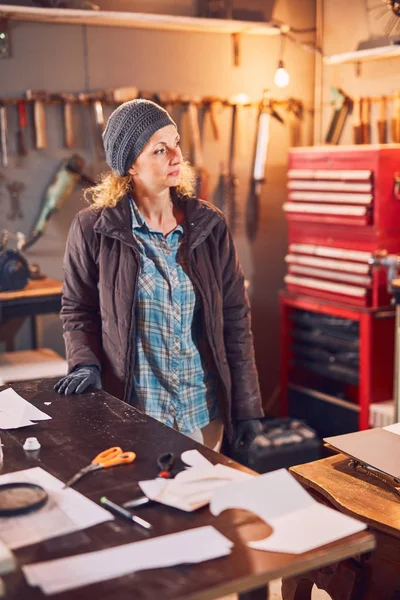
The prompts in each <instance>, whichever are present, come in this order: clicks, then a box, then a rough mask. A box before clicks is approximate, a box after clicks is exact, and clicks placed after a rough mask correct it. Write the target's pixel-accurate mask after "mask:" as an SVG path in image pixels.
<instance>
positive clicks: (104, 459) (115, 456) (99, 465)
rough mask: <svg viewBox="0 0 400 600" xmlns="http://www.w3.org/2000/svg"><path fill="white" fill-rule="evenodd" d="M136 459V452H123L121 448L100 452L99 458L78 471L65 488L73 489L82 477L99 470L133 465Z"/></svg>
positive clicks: (95, 458) (96, 457)
mask: <svg viewBox="0 0 400 600" xmlns="http://www.w3.org/2000/svg"><path fill="white" fill-rule="evenodd" d="M135 458H136V454H135V453H134V452H123V450H122V448H120V447H119V446H113V447H112V448H108V449H107V450H104V451H103V452H100V454H98V455H97V456H95V457H94V459H93V460H92V462H91V463H90V464H89V465H87V466H86V467H83V469H81V470H80V471H78V472H77V473H76V474H75V475H74V476H73V477H71V479H69V481H67V483H66V484H65V485H64V487H71V486H72V485H74V484H75V483H76V482H77V481H79V479H81V477H84V475H87V474H88V473H91V472H92V471H98V470H99V469H109V468H110V467H116V466H117V465H126V464H130V463H132V462H133V461H134V460H135Z"/></svg>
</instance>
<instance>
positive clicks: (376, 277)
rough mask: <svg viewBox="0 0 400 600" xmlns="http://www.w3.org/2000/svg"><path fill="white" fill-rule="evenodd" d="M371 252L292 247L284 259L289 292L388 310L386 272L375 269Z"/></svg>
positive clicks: (338, 248)
mask: <svg viewBox="0 0 400 600" xmlns="http://www.w3.org/2000/svg"><path fill="white" fill-rule="evenodd" d="M372 257H373V253H372V252H366V251H360V250H353V249H352V248H344V247H343V246H342V247H337V246H323V245H313V244H304V243H292V244H289V249H288V254H287V255H286V257H285V261H286V264H287V275H286V276H285V278H284V281H285V284H286V287H287V289H288V291H289V292H291V293H293V294H295V293H298V294H303V295H309V296H314V297H317V298H321V299H326V300H332V301H333V302H340V303H344V304H350V305H352V306H363V307H379V306H389V305H390V303H391V295H390V294H389V293H388V291H387V275H386V272H385V270H384V269H377V268H373V267H372V264H371V260H372Z"/></svg>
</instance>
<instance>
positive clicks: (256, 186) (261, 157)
mask: <svg viewBox="0 0 400 600" xmlns="http://www.w3.org/2000/svg"><path fill="white" fill-rule="evenodd" d="M273 118H274V119H276V120H277V121H279V122H280V123H284V120H283V119H282V117H281V116H280V115H279V114H278V113H277V112H276V111H275V110H274V107H273V105H272V102H271V98H270V95H269V92H268V91H267V90H266V91H264V97H263V100H262V102H261V104H260V108H259V111H258V118H257V138H256V146H255V152H254V167H253V179H252V181H251V187H250V196H249V201H248V205H247V218H246V229H247V237H248V238H249V240H250V241H253V240H254V239H255V238H256V236H257V230H258V224H259V220H260V214H259V211H260V197H261V186H262V184H263V183H264V181H265V165H266V162H267V154H268V145H269V139H270V129H271V119H273Z"/></svg>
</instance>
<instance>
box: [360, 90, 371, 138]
mask: <svg viewBox="0 0 400 600" xmlns="http://www.w3.org/2000/svg"><path fill="white" fill-rule="evenodd" d="M361 128H362V143H363V144H370V143H371V100H370V98H363V99H362V103H361Z"/></svg>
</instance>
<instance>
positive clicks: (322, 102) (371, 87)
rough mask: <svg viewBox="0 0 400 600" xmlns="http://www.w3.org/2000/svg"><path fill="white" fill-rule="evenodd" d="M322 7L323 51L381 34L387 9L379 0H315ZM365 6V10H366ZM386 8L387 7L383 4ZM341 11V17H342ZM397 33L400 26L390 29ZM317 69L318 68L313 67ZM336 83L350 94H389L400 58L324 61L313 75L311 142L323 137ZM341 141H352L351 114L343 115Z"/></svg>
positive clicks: (396, 85)
mask: <svg viewBox="0 0 400 600" xmlns="http://www.w3.org/2000/svg"><path fill="white" fill-rule="evenodd" d="M318 4H319V7H320V9H321V8H322V19H321V25H322V28H321V29H322V31H320V32H319V34H320V38H321V42H322V47H323V52H324V54H325V55H332V54H339V53H341V52H351V51H354V50H356V49H357V45H358V43H359V42H360V41H363V40H367V39H368V38H370V37H378V36H384V35H385V27H386V25H387V22H388V14H389V12H387V13H386V12H385V4H384V2H383V1H382V6H381V7H380V5H379V1H377V0H351V2H348V1H347V0H335V1H334V2H331V1H330V0H318ZM367 9H369V10H367ZM387 11H389V8H388V7H387ZM344 15H345V20H344ZM321 34H322V35H321ZM395 34H396V35H400V29H397V31H395V30H393V32H392V35H395ZM317 71H318V70H317ZM332 87H339V88H342V89H343V90H344V92H346V94H348V95H349V96H351V97H356V98H357V97H368V96H373V97H378V96H385V95H387V96H389V95H391V94H393V92H396V91H399V90H400V59H399V58H398V57H397V58H390V59H389V58H385V59H382V60H376V61H371V62H364V63H361V64H360V65H359V68H358V67H357V65H356V64H341V65H332V66H328V65H325V66H323V67H322V69H321V76H320V77H319V76H318V75H317V79H316V93H317V95H318V93H319V90H321V91H322V97H321V98H319V99H318V98H316V112H315V143H316V144H318V143H321V142H322V141H323V140H324V137H325V135H326V132H327V130H328V127H329V122H330V119H331V117H332V111H333V108H332V106H331V104H330V102H331V100H332V98H331V88H332ZM387 108H388V118H389V119H390V118H391V111H392V103H390V102H389V103H388V105H387ZM378 114H379V105H378V104H373V105H372V110H371V123H372V124H373V125H372V128H371V142H372V143H378V137H377V127H376V125H375V126H374V124H376V121H377V117H378ZM340 143H341V144H352V143H353V137H352V124H351V118H350V119H347V121H346V125H345V129H344V131H343V135H342V137H341V140H340Z"/></svg>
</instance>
